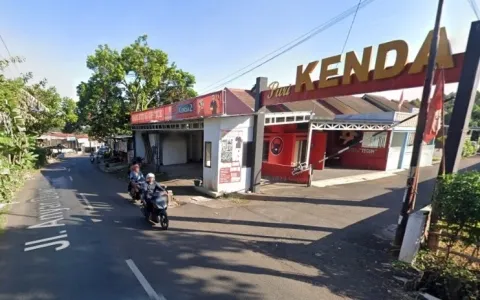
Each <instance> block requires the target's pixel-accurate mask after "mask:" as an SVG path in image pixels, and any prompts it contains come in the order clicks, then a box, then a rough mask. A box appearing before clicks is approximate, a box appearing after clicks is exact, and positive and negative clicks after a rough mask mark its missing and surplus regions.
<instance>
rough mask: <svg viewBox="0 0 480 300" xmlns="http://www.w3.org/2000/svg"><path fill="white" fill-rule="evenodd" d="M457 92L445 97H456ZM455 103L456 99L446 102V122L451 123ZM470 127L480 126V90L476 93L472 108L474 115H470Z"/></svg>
mask: <svg viewBox="0 0 480 300" xmlns="http://www.w3.org/2000/svg"><path fill="white" fill-rule="evenodd" d="M455 95H456V93H451V94H449V95H447V96H446V97H445V98H450V97H452V96H453V97H455ZM454 103H455V99H454V100H452V101H449V102H447V103H445V106H444V110H445V124H447V125H448V124H450V120H451V118H452V112H453V106H454ZM469 126H470V127H479V126H480V92H479V91H477V93H476V95H475V104H474V106H473V109H472V115H471V117H470V124H469Z"/></svg>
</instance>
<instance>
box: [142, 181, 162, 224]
mask: <svg viewBox="0 0 480 300" xmlns="http://www.w3.org/2000/svg"><path fill="white" fill-rule="evenodd" d="M162 191H165V189H164V188H163V187H162V186H161V185H160V184H159V183H158V182H156V181H155V174H153V173H148V174H147V177H146V182H145V184H144V186H143V199H144V200H145V203H146V204H147V207H146V209H147V211H148V212H149V214H150V217H149V218H150V219H151V213H152V211H153V209H152V208H153V206H152V205H153V204H152V201H153V200H154V199H153V195H154V194H155V193H156V192H162Z"/></svg>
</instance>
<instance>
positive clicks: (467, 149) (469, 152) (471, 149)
mask: <svg viewBox="0 0 480 300" xmlns="http://www.w3.org/2000/svg"><path fill="white" fill-rule="evenodd" d="M475 154H477V147H476V146H475V145H474V144H473V142H472V141H471V140H470V139H466V140H465V143H464V144H463V149H462V156H463V157H470V156H473V155H475Z"/></svg>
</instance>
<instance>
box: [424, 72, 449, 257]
mask: <svg viewBox="0 0 480 300" xmlns="http://www.w3.org/2000/svg"><path fill="white" fill-rule="evenodd" d="M441 76H442V80H443V82H445V72H444V71H443V69H442V70H441ZM443 93H444V91H442V96H444V95H443ZM446 140H447V137H446V136H445V103H444V102H442V160H441V161H440V168H439V169H438V175H437V182H438V180H440V179H441V178H442V177H443V176H445V170H446V164H445V157H446V155H445V142H446ZM437 182H436V183H435V187H434V190H433V194H432V199H431V202H432V211H431V212H430V222H429V223H430V224H429V226H428V234H427V246H428V248H429V249H430V250H432V251H437V248H438V242H439V240H438V236H439V232H438V228H437V223H438V214H437V207H436V206H435V199H434V197H435V190H436V188H437V186H436V185H437Z"/></svg>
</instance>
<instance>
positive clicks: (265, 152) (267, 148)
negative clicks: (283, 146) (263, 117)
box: [262, 141, 270, 161]
mask: <svg viewBox="0 0 480 300" xmlns="http://www.w3.org/2000/svg"><path fill="white" fill-rule="evenodd" d="M268 153H270V141H263V152H262V161H268Z"/></svg>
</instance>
